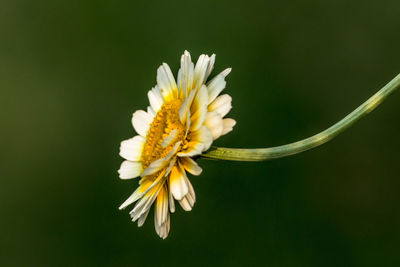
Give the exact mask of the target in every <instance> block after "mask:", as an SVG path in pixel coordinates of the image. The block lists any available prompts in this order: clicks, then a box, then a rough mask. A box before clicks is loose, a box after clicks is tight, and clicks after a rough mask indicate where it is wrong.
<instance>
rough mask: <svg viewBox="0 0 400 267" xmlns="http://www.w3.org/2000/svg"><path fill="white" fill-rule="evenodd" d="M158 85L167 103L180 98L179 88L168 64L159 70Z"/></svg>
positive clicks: (164, 64)
mask: <svg viewBox="0 0 400 267" xmlns="http://www.w3.org/2000/svg"><path fill="white" fill-rule="evenodd" d="M157 85H158V87H159V88H160V92H161V94H162V96H163V98H164V99H165V101H170V100H172V99H174V98H175V99H176V98H178V87H177V86H176V82H175V78H174V76H173V75H172V72H171V69H170V68H169V66H168V64H166V63H163V64H162V65H161V66H160V67H159V68H158V70H157Z"/></svg>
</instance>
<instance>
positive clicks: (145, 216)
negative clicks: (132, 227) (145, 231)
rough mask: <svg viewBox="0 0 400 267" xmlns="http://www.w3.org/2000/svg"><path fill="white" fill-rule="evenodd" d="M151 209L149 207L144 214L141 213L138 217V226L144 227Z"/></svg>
mask: <svg viewBox="0 0 400 267" xmlns="http://www.w3.org/2000/svg"><path fill="white" fill-rule="evenodd" d="M149 211H150V209H148V210H147V211H146V212H145V213H143V214H142V215H140V217H139V219H138V223H137V224H138V227H142V226H143V224H144V222H145V221H146V218H147V215H148V214H149Z"/></svg>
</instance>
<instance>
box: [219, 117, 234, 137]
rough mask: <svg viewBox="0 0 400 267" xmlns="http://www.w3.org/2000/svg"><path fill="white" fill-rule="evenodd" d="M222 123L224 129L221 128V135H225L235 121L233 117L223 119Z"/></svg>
mask: <svg viewBox="0 0 400 267" xmlns="http://www.w3.org/2000/svg"><path fill="white" fill-rule="evenodd" d="M222 122H223V124H224V129H223V130H222V134H221V135H225V134H227V133H229V132H230V131H232V129H233V126H235V125H236V121H235V120H234V119H230V118H227V119H223V121H222Z"/></svg>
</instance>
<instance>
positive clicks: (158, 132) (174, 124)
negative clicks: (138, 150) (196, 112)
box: [142, 99, 185, 169]
mask: <svg viewBox="0 0 400 267" xmlns="http://www.w3.org/2000/svg"><path fill="white" fill-rule="evenodd" d="M181 104H182V101H181V100H179V99H175V100H172V101H169V102H167V103H164V104H163V105H162V106H161V109H160V110H159V111H158V112H157V114H156V116H155V117H154V120H153V122H152V123H151V125H150V128H149V131H148V132H147V137H146V143H145V145H144V149H143V154H142V164H143V168H144V169H145V168H147V167H148V166H149V165H150V164H151V163H152V162H153V161H155V160H157V159H160V158H163V157H165V156H167V155H168V153H169V152H170V151H171V150H172V148H173V147H174V145H175V144H176V142H177V141H183V138H184V136H185V128H184V126H183V125H182V123H181V121H180V120H179V108H180V107H181ZM171 132H172V133H171ZM166 138H171V140H168V139H166ZM165 140H167V141H168V142H165Z"/></svg>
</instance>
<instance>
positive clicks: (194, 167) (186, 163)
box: [179, 157, 203, 175]
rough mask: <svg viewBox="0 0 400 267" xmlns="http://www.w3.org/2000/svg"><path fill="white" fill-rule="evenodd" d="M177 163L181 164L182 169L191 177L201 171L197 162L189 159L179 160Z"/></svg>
mask: <svg viewBox="0 0 400 267" xmlns="http://www.w3.org/2000/svg"><path fill="white" fill-rule="evenodd" d="M179 161H180V163H181V164H182V166H183V168H184V169H185V170H186V171H188V172H189V173H191V174H193V175H200V174H201V172H202V171H203V170H202V169H201V167H200V166H199V165H198V164H197V162H196V161H194V160H193V159H191V158H189V157H182V158H179Z"/></svg>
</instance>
